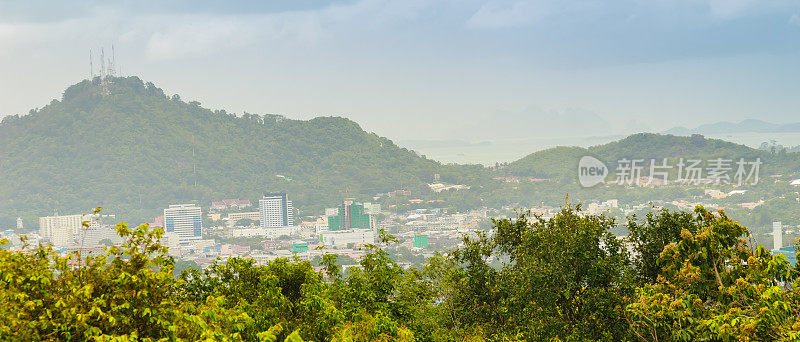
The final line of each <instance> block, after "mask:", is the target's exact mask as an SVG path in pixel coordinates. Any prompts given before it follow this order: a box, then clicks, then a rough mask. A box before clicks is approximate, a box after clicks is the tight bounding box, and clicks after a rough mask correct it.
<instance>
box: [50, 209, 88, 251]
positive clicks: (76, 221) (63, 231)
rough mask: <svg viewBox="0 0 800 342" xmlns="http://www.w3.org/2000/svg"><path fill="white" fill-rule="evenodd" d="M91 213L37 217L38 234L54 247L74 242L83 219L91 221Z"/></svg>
mask: <svg viewBox="0 0 800 342" xmlns="http://www.w3.org/2000/svg"><path fill="white" fill-rule="evenodd" d="M92 218H93V217H92V215H85V214H84V215H80V214H79V215H58V214H56V215H53V216H45V217H40V218H39V235H41V237H42V238H43V239H46V240H49V241H50V243H51V244H52V245H53V246H55V247H68V246H71V245H73V244H75V240H76V238H77V237H78V236H79V234H80V233H81V227H82V226H83V221H92Z"/></svg>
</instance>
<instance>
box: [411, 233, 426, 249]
mask: <svg viewBox="0 0 800 342" xmlns="http://www.w3.org/2000/svg"><path fill="white" fill-rule="evenodd" d="M414 247H417V248H425V247H428V236H427V235H414Z"/></svg>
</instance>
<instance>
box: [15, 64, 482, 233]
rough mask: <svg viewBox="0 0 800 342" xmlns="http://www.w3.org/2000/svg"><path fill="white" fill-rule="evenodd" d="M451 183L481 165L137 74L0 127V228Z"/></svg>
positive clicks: (318, 200)
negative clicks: (93, 212) (279, 195)
mask: <svg viewBox="0 0 800 342" xmlns="http://www.w3.org/2000/svg"><path fill="white" fill-rule="evenodd" d="M436 173H438V174H440V175H441V177H442V179H443V180H445V181H450V182H454V183H464V182H470V181H474V180H476V179H478V178H480V179H483V178H486V177H487V176H486V174H485V171H483V168H482V167H480V166H456V165H449V166H447V165H441V164H440V163H438V162H435V161H432V160H427V159H425V158H422V157H419V156H418V155H417V154H416V153H414V152H413V151H409V150H407V149H404V148H400V147H398V146H397V145H395V144H394V143H392V141H390V140H389V139H386V138H383V137H380V136H377V135H376V134H374V133H368V132H365V131H364V130H362V129H361V127H359V125H358V124H356V123H355V122H353V121H350V120H347V119H344V118H338V117H319V118H315V119H313V120H308V121H299V120H288V119H285V118H283V117H281V116H277V115H252V114H245V115H242V116H235V115H232V114H228V113H226V112H225V111H211V110H209V109H206V108H203V107H202V106H201V105H200V103H198V102H188V103H187V102H184V101H182V100H181V99H180V97H179V96H177V95H173V96H167V95H166V94H165V93H164V92H163V91H162V90H161V89H159V88H157V87H156V86H155V85H153V84H152V83H144V82H143V81H142V80H140V79H139V78H137V77H125V78H115V79H113V82H112V83H111V84H110V86H109V87H108V92H107V94H106V95H103V89H102V87H101V84H100V79H99V78H95V79H94V80H91V81H90V80H85V81H83V82H80V83H78V84H76V85H73V86H71V87H69V88H68V89H67V90H66V91H65V92H64V95H63V98H62V99H61V100H53V101H52V102H51V103H50V104H49V105H47V106H45V107H44V108H41V109H39V110H32V111H31V112H30V113H29V114H28V115H24V116H7V117H5V118H4V119H3V121H2V123H0V227H3V226H5V227H13V225H12V224H11V222H13V221H12V220H13V219H15V218H16V217H18V216H22V217H23V218H24V219H26V222H28V227H27V228H29V229H30V228H32V227H30V226H35V224H32V223H33V222H35V218H36V217H37V216H41V215H46V214H51V213H52V212H53V211H54V210H58V211H59V213H62V214H66V213H81V212H86V211H87V210H88V209H89V208H92V207H94V206H98V205H102V206H104V207H106V208H107V211H108V212H112V213H123V214H124V215H123V217H122V218H127V219H130V220H132V221H134V223H135V221H137V220H147V219H149V218H152V216H155V215H157V214H158V213H159V212H160V210H161V208H164V207H165V206H167V205H168V204H171V203H186V202H195V203H198V204H200V205H202V206H204V207H207V206H208V205H209V203H210V202H211V201H212V200H215V199H223V198H242V199H251V200H255V199H257V198H259V197H260V194H262V193H263V192H267V191H288V192H289V193H290V197H291V199H292V200H293V201H294V203H295V204H296V206H298V207H300V208H301V209H306V210H305V212H306V213H308V214H314V212H313V211H314V210H318V209H320V208H323V207H325V206H333V205H336V204H337V203H338V202H339V201H340V200H341V198H343V197H345V196H346V195H349V196H354V197H366V196H371V195H372V194H375V193H378V192H385V191H391V190H396V189H407V190H411V191H413V192H425V191H427V187H426V185H425V183H426V182H431V180H432V179H433V175H434V174H436Z"/></svg>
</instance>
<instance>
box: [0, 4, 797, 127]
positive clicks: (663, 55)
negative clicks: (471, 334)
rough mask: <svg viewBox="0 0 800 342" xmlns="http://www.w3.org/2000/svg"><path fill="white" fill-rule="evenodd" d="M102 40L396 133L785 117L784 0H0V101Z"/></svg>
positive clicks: (136, 66)
mask: <svg viewBox="0 0 800 342" xmlns="http://www.w3.org/2000/svg"><path fill="white" fill-rule="evenodd" d="M112 44H113V45H114V46H115V48H116V59H117V63H118V64H119V66H120V67H121V72H122V74H124V75H137V76H139V77H141V78H142V79H144V80H145V81H151V82H153V83H155V84H156V85H158V86H159V87H161V88H163V89H164V90H165V92H167V93H168V94H173V93H179V94H180V95H181V97H182V98H183V99H185V100H197V101H199V102H201V103H202V104H203V105H204V106H207V107H210V108H213V109H226V110H228V111H232V112H237V113H241V112H242V111H247V112H250V113H262V114H263V113H276V114H283V115H285V116H287V117H289V118H301V119H306V118H311V117H314V116H320V115H341V116H346V117H349V118H351V119H353V120H356V121H357V122H359V123H360V124H361V125H362V127H364V128H365V129H367V130H369V131H374V132H376V133H378V134H380V135H384V136H387V137H389V138H392V139H400V140H402V139H454V138H462V139H465V140H486V139H491V138H498V137H503V138H514V137H521V136H526V135H548V134H549V135H566V134H577V135H582V134H598V135H602V134H606V133H622V132H633V131H642V130H651V131H653V130H663V129H666V128H669V127H672V126H676V125H684V126H690V127H694V126H697V125H699V124H703V123H710V122H715V121H720V120H731V121H738V120H742V119H745V118H759V119H763V120H767V121H773V122H797V121H800V115H798V113H799V111H798V109H799V108H800V79H799V77H800V1H797V0H790V1H770V0H758V1H756V0H615V1H611V0H609V1H576V0H559V1H553V0H546V1H524V0H518V1H488V2H487V1H472V0H452V1H451V0H443V1H436V0H429V1H417V0H352V1H332V2H331V1H314V0H307V1H303V0H286V1H266V2H265V1H239V2H233V1H226V2H222V1H197V0H184V1H142V0H138V1H120V2H114V1H107V0H106V1H80V2H78V1H36V0H28V1H4V0H0V116H3V115H8V114H22V113H27V112H28V110H29V109H31V108H34V107H41V106H44V105H45V104H47V103H49V101H50V100H51V99H53V98H57V97H60V96H61V92H62V91H63V90H64V89H65V88H66V87H67V86H69V85H70V84H74V83H77V82H78V81H80V80H81V79H84V78H87V77H88V75H89V62H88V59H89V57H88V55H89V49H92V50H93V51H94V52H95V53H97V52H98V50H99V48H100V47H105V52H106V54H107V55H110V47H111V45H112ZM95 62H97V58H95ZM573 127H574V128H573Z"/></svg>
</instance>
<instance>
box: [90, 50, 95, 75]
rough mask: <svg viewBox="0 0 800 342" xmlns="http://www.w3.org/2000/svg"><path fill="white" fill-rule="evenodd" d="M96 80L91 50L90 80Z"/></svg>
mask: <svg viewBox="0 0 800 342" xmlns="http://www.w3.org/2000/svg"><path fill="white" fill-rule="evenodd" d="M93 79H94V63H92V49H89V80H93Z"/></svg>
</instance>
